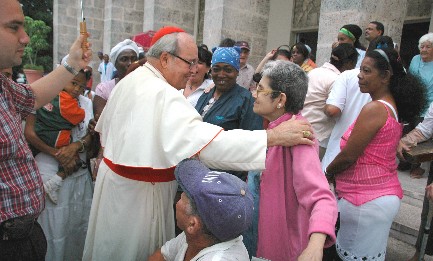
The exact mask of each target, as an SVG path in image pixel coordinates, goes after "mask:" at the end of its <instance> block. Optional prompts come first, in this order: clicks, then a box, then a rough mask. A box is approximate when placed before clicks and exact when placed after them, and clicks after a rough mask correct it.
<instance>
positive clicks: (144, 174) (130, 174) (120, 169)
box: [104, 158, 176, 182]
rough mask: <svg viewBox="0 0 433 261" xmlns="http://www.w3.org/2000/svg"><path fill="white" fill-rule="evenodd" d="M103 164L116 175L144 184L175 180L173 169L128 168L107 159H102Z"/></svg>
mask: <svg viewBox="0 0 433 261" xmlns="http://www.w3.org/2000/svg"><path fill="white" fill-rule="evenodd" d="M104 162H105V164H107V166H108V167H109V168H110V169H111V170H112V171H114V172H115V173H116V174H117V175H119V176H122V177H124V178H127V179H132V180H138V181H145V182H169V181H173V180H176V178H175V177H174V169H175V167H171V168H168V169H152V168H148V167H128V166H122V165H117V164H115V163H113V162H112V161H110V160H109V159H107V158H104Z"/></svg>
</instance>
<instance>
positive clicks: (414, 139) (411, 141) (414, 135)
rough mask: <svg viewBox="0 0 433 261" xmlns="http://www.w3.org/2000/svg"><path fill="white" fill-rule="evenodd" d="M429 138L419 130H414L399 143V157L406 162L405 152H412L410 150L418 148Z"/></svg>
mask: <svg viewBox="0 0 433 261" xmlns="http://www.w3.org/2000/svg"><path fill="white" fill-rule="evenodd" d="M427 139H428V138H427V137H424V135H423V134H422V132H421V131H420V130H418V129H413V130H412V131H411V132H409V133H408V134H406V135H405V136H404V137H403V138H402V139H401V140H400V142H399V143H398V147H397V156H398V157H399V158H400V159H402V160H404V156H403V151H410V149H411V148H412V147H414V146H416V145H417V144H418V143H419V142H423V141H426V140H427Z"/></svg>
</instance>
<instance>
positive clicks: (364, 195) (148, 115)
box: [0, 0, 433, 261]
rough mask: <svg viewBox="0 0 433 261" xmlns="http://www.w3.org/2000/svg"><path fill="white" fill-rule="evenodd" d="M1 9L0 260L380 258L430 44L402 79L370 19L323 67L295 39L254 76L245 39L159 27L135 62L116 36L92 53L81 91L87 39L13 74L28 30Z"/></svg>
mask: <svg viewBox="0 0 433 261" xmlns="http://www.w3.org/2000/svg"><path fill="white" fill-rule="evenodd" d="M0 2H1V4H2V9H1V10H0V25H1V27H0V36H1V38H2V39H3V41H2V42H1V43H0V46H1V48H0V70H1V73H0V88H1V89H0V104H1V108H0V109H1V115H2V117H1V122H2V124H1V127H0V140H1V142H0V144H1V146H0V152H1V157H0V158H1V160H0V174H1V178H0V188H1V189H0V204H1V206H0V255H1V259H2V260H153V261H155V260H250V259H251V258H252V257H258V258H262V259H265V260H273V261H278V260H301V261H302V260H385V256H386V246H387V241H388V237H389V232H390V228H391V224H392V221H393V219H394V217H395V216H396V214H397V212H398V210H399V207H400V202H401V199H402V197H403V192H402V187H401V184H400V182H399V180H398V175H397V168H398V164H397V162H398V161H397V158H396V156H398V157H399V158H400V161H401V162H404V157H403V155H402V153H403V151H409V150H410V149H411V148H412V147H413V146H416V145H417V143H419V142H422V141H425V140H427V139H429V138H431V137H432V135H433V134H432V122H431V120H432V119H433V103H432V97H433V95H432V93H433V33H428V34H426V35H424V36H423V37H421V39H420V40H419V50H420V54H419V55H417V56H415V57H414V58H413V59H412V62H411V63H410V67H409V68H404V67H403V65H402V62H401V59H400V57H399V53H398V50H396V49H395V48H394V47H395V44H394V42H393V41H392V39H391V38H390V37H389V36H386V35H384V33H385V28H384V26H383V24H382V23H380V22H377V21H372V22H370V23H369V24H368V26H367V27H366V29H365V34H364V36H365V39H366V40H367V41H368V42H369V46H368V48H364V47H363V46H362V45H361V43H360V38H361V37H362V36H363V30H362V29H361V28H360V27H359V26H358V25H355V24H347V25H343V26H342V27H341V28H340V30H339V32H338V34H337V35H336V42H335V43H334V44H333V45H332V51H331V53H330V54H329V61H328V62H326V63H324V64H323V65H316V64H315V62H314V57H313V56H312V53H311V47H310V46H308V45H306V44H305V43H302V42H298V43H295V44H294V45H292V46H288V45H284V44H283V45H281V46H279V47H278V48H275V49H274V50H271V51H269V53H267V54H266V55H265V57H264V58H263V60H262V61H261V62H260V64H259V65H258V67H257V68H254V67H253V66H252V65H250V64H249V63H248V58H249V54H250V52H251V50H252V48H251V47H254V43H249V42H247V41H244V40H243V39H240V40H238V41H235V40H232V39H230V38H227V39H223V40H222V41H221V43H220V44H219V46H217V47H215V48H212V49H211V50H210V49H209V48H208V47H207V46H206V45H204V44H201V45H197V43H196V42H195V41H194V39H193V37H192V36H191V35H190V34H188V33H186V32H185V31H184V30H183V29H181V28H178V27H171V26H167V27H163V28H161V29H160V30H159V31H158V32H156V33H155V35H154V36H153V39H152V41H151V46H150V48H149V49H148V50H147V52H146V55H145V58H143V59H140V58H141V57H140V48H139V46H138V45H137V44H136V43H135V42H134V41H132V40H129V39H125V40H123V41H121V42H119V43H118V44H117V45H115V46H114V47H113V48H112V49H111V52H110V54H105V55H104V54H103V53H102V52H98V57H99V59H100V60H101V64H100V66H99V69H98V72H99V73H100V74H101V82H100V83H99V84H97V87H96V89H95V92H94V93H92V92H90V90H89V88H88V86H89V80H90V79H91V74H92V71H91V69H89V66H88V64H89V62H90V61H91V60H92V49H91V38H89V41H87V40H86V38H87V37H88V36H89V35H80V36H79V37H78V38H77V40H76V41H75V42H74V43H73V44H72V46H71V48H70V50H69V54H68V55H67V56H66V57H64V58H63V59H62V61H61V63H60V65H59V66H58V68H56V69H55V70H54V71H53V72H51V73H49V74H47V75H46V76H44V77H43V78H41V79H40V80H38V81H36V82H34V83H32V84H30V85H27V84H20V83H16V82H14V81H12V79H11V78H10V77H9V75H8V73H9V72H10V68H11V67H13V66H16V65H19V64H20V63H21V60H22V54H23V48H24V47H25V46H26V44H28V42H29V37H28V35H27V34H26V32H25V31H24V27H23V21H24V15H23V13H22V10H21V6H20V4H19V2H18V1H4V0H0ZM84 42H85V45H86V46H85V47H86V48H82V44H83V43H84ZM430 96H432V97H430ZM428 105H429V107H428ZM427 108H428V110H427ZM22 122H25V123H24V124H23V123H22ZM418 123H419V124H418ZM403 124H406V125H408V126H413V129H412V130H409V131H407V132H406V133H404V132H403ZM418 168H419V166H412V171H411V173H412V174H413V176H419V175H422V174H423V173H419V172H420V171H419V170H418ZM432 173H433V170H432V171H430V173H429V178H428V184H427V185H428V186H427V187H426V197H425V201H424V206H423V213H422V216H421V219H422V222H421V227H423V226H425V223H426V222H427V212H428V207H429V203H428V202H429V200H433V185H430V183H431V182H432V181H433V178H432V177H433V174H432ZM371 231H375V233H371ZM420 231H421V229H420ZM432 238H433V237H432ZM432 243H433V241H432V240H431V241H429V243H428V245H427V249H426V251H424V250H423V251H422V252H423V253H424V252H425V253H427V254H433V244H432ZM421 245H422V244H421V237H418V241H417V244H416V252H415V253H414V256H413V258H412V259H411V260H418V258H420V253H421V250H422V249H421V248H422V246H421Z"/></svg>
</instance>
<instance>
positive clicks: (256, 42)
mask: <svg viewBox="0 0 433 261" xmlns="http://www.w3.org/2000/svg"><path fill="white" fill-rule="evenodd" d="M269 8H270V1H269V0H237V1H228V0H206V4H205V18H204V37H203V42H204V43H206V44H207V45H208V46H209V47H214V46H218V44H219V42H220V41H221V40H222V39H224V38H227V37H229V38H232V39H234V40H236V41H247V42H249V44H250V47H251V53H250V58H249V61H248V63H250V64H251V65H253V66H256V65H257V64H258V63H259V62H260V61H261V59H262V58H263V56H264V55H265V54H266V45H267V38H268V20H269Z"/></svg>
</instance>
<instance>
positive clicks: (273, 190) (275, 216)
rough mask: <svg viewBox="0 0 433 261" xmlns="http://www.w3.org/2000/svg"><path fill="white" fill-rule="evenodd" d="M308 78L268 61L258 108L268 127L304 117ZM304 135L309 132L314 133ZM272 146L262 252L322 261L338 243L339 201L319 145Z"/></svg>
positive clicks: (264, 189)
mask: <svg viewBox="0 0 433 261" xmlns="http://www.w3.org/2000/svg"><path fill="white" fill-rule="evenodd" d="M307 89H308V80H307V76H306V74H305V73H304V71H303V70H302V69H301V68H300V67H299V66H297V65H295V64H294V63H291V62H288V61H273V62H269V63H267V64H266V66H265V69H264V71H263V77H262V79H261V80H260V82H259V85H258V87H257V90H256V91H254V92H253V97H254V98H255V102H254V112H255V113H257V114H259V115H260V116H262V117H264V118H265V119H267V120H269V121H270V123H269V129H272V128H274V127H276V126H278V125H279V124H280V123H282V122H284V121H286V120H288V119H290V118H292V117H293V116H294V117H295V118H296V119H299V118H301V119H303V117H302V116H301V114H300V110H301V109H302V107H303V104H304V99H305V94H306V93H307ZM309 135H310V134H309V133H304V136H309ZM315 142H316V144H315V146H310V145H297V146H293V147H281V146H275V147H269V148H268V152H267V156H266V169H265V170H264V171H263V173H262V177H261V183H260V201H259V225H258V244H257V256H258V257H263V258H266V259H269V260H272V261H279V260H281V261H288V260H289V261H290V260H308V261H311V260H317V261H319V260H322V255H323V248H324V247H328V246H331V245H332V244H334V242H335V222H336V220H337V204H336V200H335V197H334V195H333V194H332V193H331V191H330V190H329V186H328V183H327V181H326V178H325V176H324V175H323V173H322V171H321V167H320V161H319V155H318V144H317V141H315Z"/></svg>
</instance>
